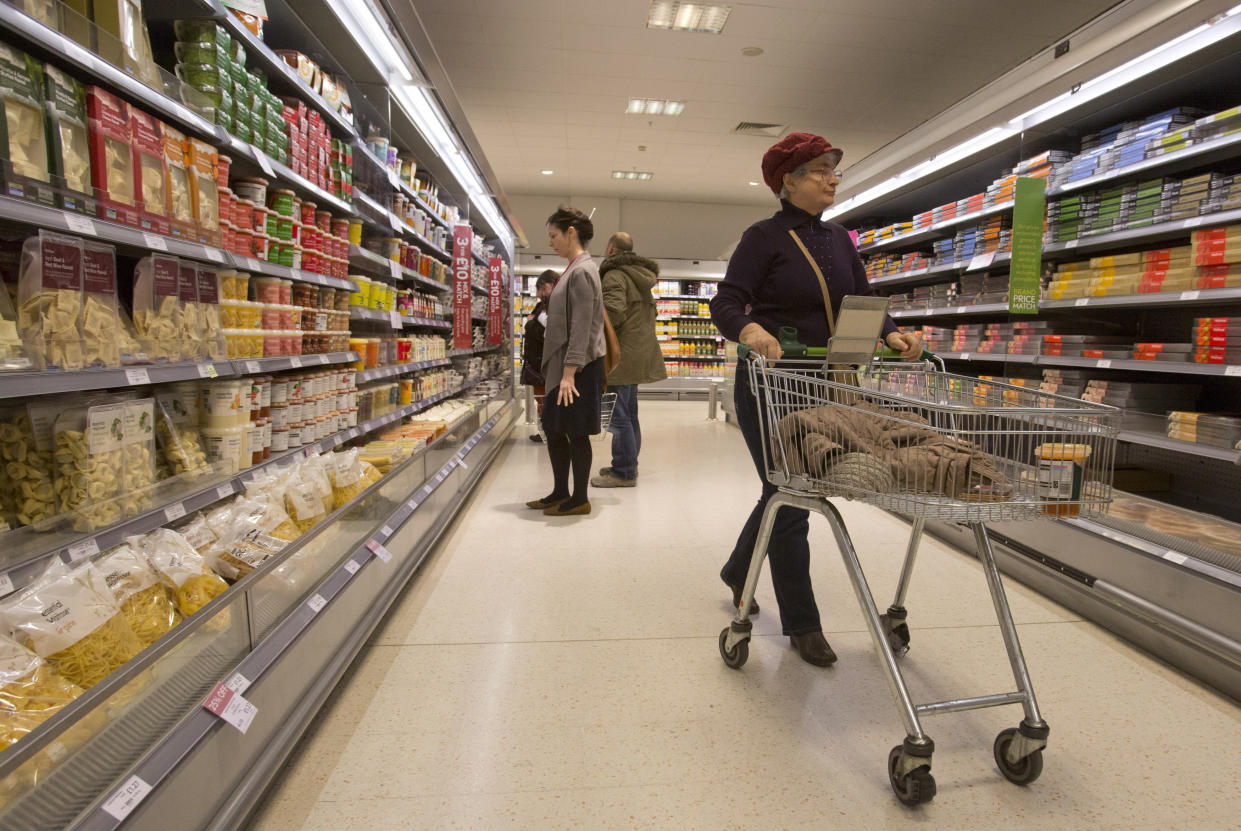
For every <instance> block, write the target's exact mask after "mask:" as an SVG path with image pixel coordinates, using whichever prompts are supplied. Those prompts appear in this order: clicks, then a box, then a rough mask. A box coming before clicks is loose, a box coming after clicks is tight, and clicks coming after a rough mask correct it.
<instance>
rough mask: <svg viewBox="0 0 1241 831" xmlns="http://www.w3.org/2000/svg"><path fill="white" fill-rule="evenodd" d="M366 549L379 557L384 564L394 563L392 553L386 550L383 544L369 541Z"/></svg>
mask: <svg viewBox="0 0 1241 831" xmlns="http://www.w3.org/2000/svg"><path fill="white" fill-rule="evenodd" d="M366 547H367V548H368V549H369V550H370V552H371V553H372V554H374V555H375V556H376V557H378V558H379V559H380V560H382V561H383V562H385V563H390V562H392V552H391V551H389V550H388V549H386V548H384V546H383V543H381V542H379V541H378V540H367V541H366Z"/></svg>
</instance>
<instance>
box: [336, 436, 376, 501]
mask: <svg viewBox="0 0 1241 831" xmlns="http://www.w3.org/2000/svg"><path fill="white" fill-rule="evenodd" d="M324 467H326V468H327V470H328V475H329V477H330V478H331V480H332V507H333V508H334V509H335V508H340V507H342V506H344V505H345V504H346V503H348V502H349V501H350V500H352V499H353V498H354V497H356V496H357V495H358V494H360V493H362V491H364V490H366V489H367V488H368V487H370V485H371V484H373V482H375V481H378V479H374V480H372V482H369V483H368V482H366V481H365V479H364V474H365V473H366V468H367V467H369V468H371V470H374V469H375V468H374V466H373V465H367V464H366V463H365V462H363V461H361V460H360V459H359V458H358V451H357V449H356V448H354V449H351V450H343V451H341V452H339V453H332V454H330V455H329V456H328V458H327V459H326V460H325V461H324ZM376 472H378V471H376Z"/></svg>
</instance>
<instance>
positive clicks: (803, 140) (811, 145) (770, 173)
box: [763, 133, 845, 196]
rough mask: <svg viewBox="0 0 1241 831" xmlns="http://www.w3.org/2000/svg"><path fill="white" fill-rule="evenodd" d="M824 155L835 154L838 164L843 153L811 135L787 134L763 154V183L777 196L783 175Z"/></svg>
mask: <svg viewBox="0 0 1241 831" xmlns="http://www.w3.org/2000/svg"><path fill="white" fill-rule="evenodd" d="M824 153H835V154H836V163H837V164H840V159H841V157H842V156H844V154H845V151H843V150H841V149H840V148H839V147H832V143H831V142H830V141H828V140H827V139H825V138H823V137H822V136H816V135H814V134H813V133H789V134H788V135H787V136H785V137H784V138H782V139H780V140H779V141H778V142H776V143H775V144H773V145H772V146H771V147H769V148H768V149H767V152H766V153H764V154H763V181H764V182H766V183H767V187H769V188H771V192H772V193H774V194H775V195H776V196H779V195H780V188H781V187H783V186H784V174H786V173H792V172H793V171H794V170H796V169H797V168H798V167H800V166H801V165H803V164H805V163H806V162H809V161H812V160H814V159H817V158H819V156H822V155H823V154H824Z"/></svg>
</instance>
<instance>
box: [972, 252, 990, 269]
mask: <svg viewBox="0 0 1241 831" xmlns="http://www.w3.org/2000/svg"><path fill="white" fill-rule="evenodd" d="M994 260H995V252H994V251H988V252H986V253H985V254H975V255H974V258H973V259H972V260H970V265H969V268H968V269H967V270H968V271H975V270H977V269H980V268H989V267H990V266H991V263H992V262H993V261H994Z"/></svg>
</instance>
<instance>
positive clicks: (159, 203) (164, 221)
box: [129, 107, 169, 236]
mask: <svg viewBox="0 0 1241 831" xmlns="http://www.w3.org/2000/svg"><path fill="white" fill-rule="evenodd" d="M129 135H130V141H131V146H132V147H133V154H134V161H133V164H134V173H135V175H136V176H137V180H136V181H135V182H134V193H135V194H136V195H137V197H138V199H137V201H138V208H139V210H140V213H139V215H138V223H139V226H140V227H141V228H142V230H144V231H151V232H153V233H156V234H162V235H164V236H167V235H168V232H169V224H168V167H167V165H166V164H165V163H164V137H163V133H162V132H161V125H160V122H159V121H158V120H156V119H155V118H153V117H152V116H150V115H148V114H146V113H144V112H143V111H142V110H140V109H138V108H137V107H130V108H129Z"/></svg>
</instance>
